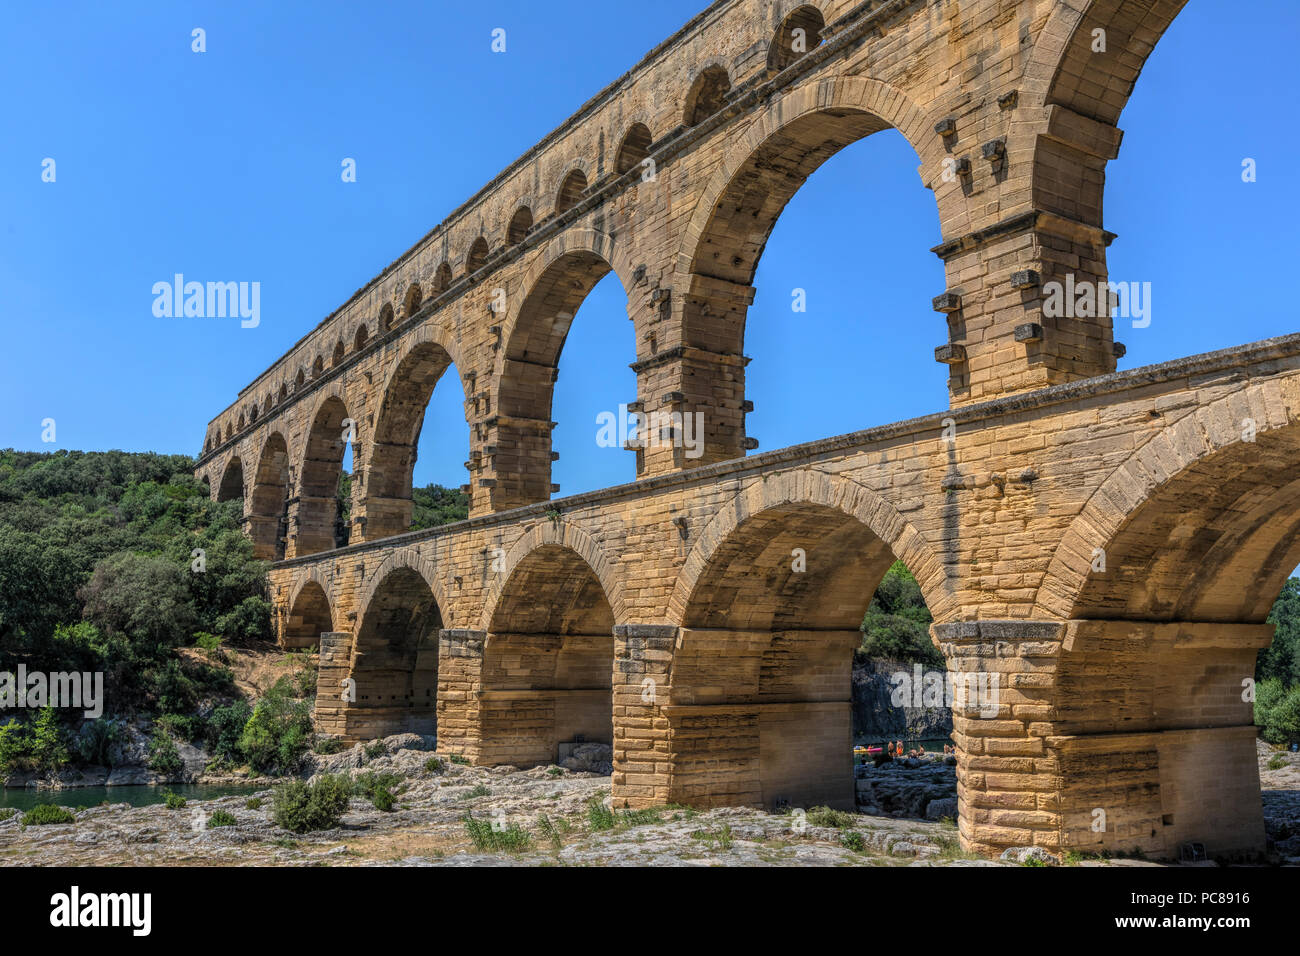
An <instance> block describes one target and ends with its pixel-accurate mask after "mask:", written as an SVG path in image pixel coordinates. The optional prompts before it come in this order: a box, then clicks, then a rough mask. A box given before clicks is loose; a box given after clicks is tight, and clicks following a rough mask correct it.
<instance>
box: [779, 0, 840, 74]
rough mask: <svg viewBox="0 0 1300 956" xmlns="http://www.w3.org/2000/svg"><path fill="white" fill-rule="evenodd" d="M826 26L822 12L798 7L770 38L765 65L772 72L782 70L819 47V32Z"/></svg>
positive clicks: (808, 7) (809, 7) (811, 8)
mask: <svg viewBox="0 0 1300 956" xmlns="http://www.w3.org/2000/svg"><path fill="white" fill-rule="evenodd" d="M825 26H826V20H825V19H824V18H823V17H822V12H821V11H820V10H818V9H817V8H816V7H814V6H811V5H808V6H803V7H798V8H797V9H795V10H793V11H791V12H790V14H789V15H788V16H787V17H786V18H785V19H784V20H783V21H781V26H780V27H779V28H778V29H777V31H776V36H775V37H773V38H772V48H771V50H770V51H769V52H768V54H767V65H768V67H769V68H770V69H772V70H777V71H780V70H784V69H785V68H786V67H787V66H789V65H790V64H792V63H794V61H795V60H798V59H799V58H800V57H802V56H803V55H804V54H805V53H808V52H810V51H811V50H813V49H814V48H816V47H818V46H820V45H821V42H822V41H821V32H822V29H823V28H824V27H825Z"/></svg>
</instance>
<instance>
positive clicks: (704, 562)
mask: <svg viewBox="0 0 1300 956" xmlns="http://www.w3.org/2000/svg"><path fill="white" fill-rule="evenodd" d="M789 505H813V506H820V507H824V508H827V509H831V510H834V511H838V512H841V513H843V514H844V515H845V516H848V517H851V518H854V519H856V520H857V521H858V522H860V523H861V524H862V525H863V527H864V528H866V529H867V530H868V531H870V533H871V534H872V535H874V536H875V537H876V538H877V539H879V540H880V541H881V542H882V543H883V544H884V545H885V547H887V548H888V549H889V551H890V552H891V553H892V554H893V555H894V556H896V557H897V558H898V560H900V561H902V562H903V563H904V564H906V565H907V567H908V570H910V571H911V572H912V574H913V575H915V577H916V580H917V583H918V584H919V585H920V587H921V592H922V594H923V595H924V596H925V600H926V604H927V605H928V606H929V608H930V613H931V614H932V615H933V616H934V619H935V620H936V621H939V622H942V621H945V620H949V619H952V618H953V617H954V616H955V615H956V614H957V613H958V607H957V604H956V598H955V596H954V590H953V588H952V586H951V584H950V582H949V581H948V579H947V576H946V574H945V571H944V564H943V561H942V559H941V557H940V555H939V553H938V552H936V551H935V550H934V549H933V547H931V545H930V543H929V542H928V541H927V540H926V539H925V537H924V536H923V535H922V534H921V532H919V531H918V530H917V529H916V528H915V527H913V526H912V525H911V524H910V523H908V522H907V520H906V519H904V518H903V516H902V515H901V514H900V513H899V512H898V510H897V509H896V508H894V506H893V505H891V504H890V503H889V502H888V501H886V500H885V499H884V498H882V497H881V496H880V495H878V494H876V493H875V492H874V491H872V490H871V489H869V488H867V487H865V486H863V485H860V484H858V483H857V482H855V481H852V480H851V479H848V478H841V477H838V476H835V475H830V474H826V473H822V472H813V471H808V472H783V473H781V474H778V475H774V476H771V477H767V478H753V479H750V480H749V481H748V482H747V483H746V484H745V485H744V486H742V487H741V488H740V489H738V491H737V492H736V494H735V496H734V497H733V498H732V501H731V503H730V504H729V505H728V506H727V507H724V508H720V509H719V510H718V512H717V514H716V515H714V516H713V518H712V519H711V520H710V521H709V523H708V524H707V525H705V526H704V528H703V529H702V530H701V531H700V532H699V534H698V536H697V537H695V540H694V541H693V543H692V545H691V550H690V551H689V552H688V553H687V555H686V560H685V562H683V564H682V568H681V570H680V571H679V572H678V575H677V581H676V583H675V585H674V586H673V593H672V596H671V597H670V598H669V600H668V608H667V612H666V617H667V619H668V620H669V621H671V622H672V623H674V624H677V625H682V624H684V623H686V620H687V607H688V605H689V603H690V601H691V597H692V595H693V594H694V593H695V591H696V588H697V586H698V585H699V582H700V578H701V576H702V575H703V573H704V571H705V569H706V568H708V567H709V566H710V564H711V563H712V562H713V560H714V558H715V556H716V555H717V553H718V549H719V548H720V547H722V545H723V544H724V542H726V541H727V540H728V539H729V538H730V537H731V535H732V534H733V533H734V532H735V531H736V529H737V528H739V527H740V526H741V525H742V524H743V523H744V522H745V521H746V520H748V519H749V518H751V517H753V516H754V515H758V514H761V513H763V512H768V511H773V510H775V509H779V508H782V507H785V506H789ZM874 583H875V582H872V585H874Z"/></svg>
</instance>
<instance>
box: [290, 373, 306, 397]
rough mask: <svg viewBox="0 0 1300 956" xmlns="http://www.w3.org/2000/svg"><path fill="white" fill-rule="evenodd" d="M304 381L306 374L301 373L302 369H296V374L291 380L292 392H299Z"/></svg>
mask: <svg viewBox="0 0 1300 956" xmlns="http://www.w3.org/2000/svg"><path fill="white" fill-rule="evenodd" d="M306 381H307V376H306V375H305V374H303V370H302V369H298V375H297V376H296V377H295V378H294V380H293V390H294V392H301V391H302V387H303V384H304V383H306Z"/></svg>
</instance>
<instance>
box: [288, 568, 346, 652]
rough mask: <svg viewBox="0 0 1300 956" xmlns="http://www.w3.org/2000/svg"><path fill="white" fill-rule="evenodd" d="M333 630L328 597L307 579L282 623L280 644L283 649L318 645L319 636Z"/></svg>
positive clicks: (321, 589) (320, 588)
mask: <svg viewBox="0 0 1300 956" xmlns="http://www.w3.org/2000/svg"><path fill="white" fill-rule="evenodd" d="M333 630H334V620H333V615H332V614H330V601H329V597H327V596H326V594H325V589H324V588H322V587H321V586H320V585H319V584H318V583H316V582H315V581H308V582H307V583H306V584H304V585H303V586H302V590H301V591H299V592H298V596H297V598H296V599H295V600H294V602H293V607H291V608H290V609H289V617H288V618H287V619H286V621H285V624H284V635H283V637H282V639H281V645H282V646H283V647H284V649H285V650H289V651H293V650H301V649H304V648H316V647H319V646H320V636H321V635H322V634H325V633H327V632H330V631H333Z"/></svg>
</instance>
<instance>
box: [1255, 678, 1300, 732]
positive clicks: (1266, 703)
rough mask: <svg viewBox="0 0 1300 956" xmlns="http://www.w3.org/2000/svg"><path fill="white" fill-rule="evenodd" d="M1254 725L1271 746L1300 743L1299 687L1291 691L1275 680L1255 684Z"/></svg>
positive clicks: (1278, 680) (1277, 679) (1270, 679)
mask: <svg viewBox="0 0 1300 956" xmlns="http://www.w3.org/2000/svg"><path fill="white" fill-rule="evenodd" d="M1255 724H1256V725H1257V726H1258V727H1259V728H1260V736H1262V737H1263V738H1264V739H1265V740H1267V741H1268V742H1269V743H1272V744H1288V743H1290V742H1291V741H1293V740H1300V684H1297V685H1295V686H1294V687H1292V688H1290V689H1289V690H1288V689H1287V688H1285V687H1284V686H1283V684H1282V681H1281V680H1280V679H1279V678H1276V677H1272V678H1269V679H1268V680H1266V681H1261V682H1260V683H1258V684H1256V685H1255Z"/></svg>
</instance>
